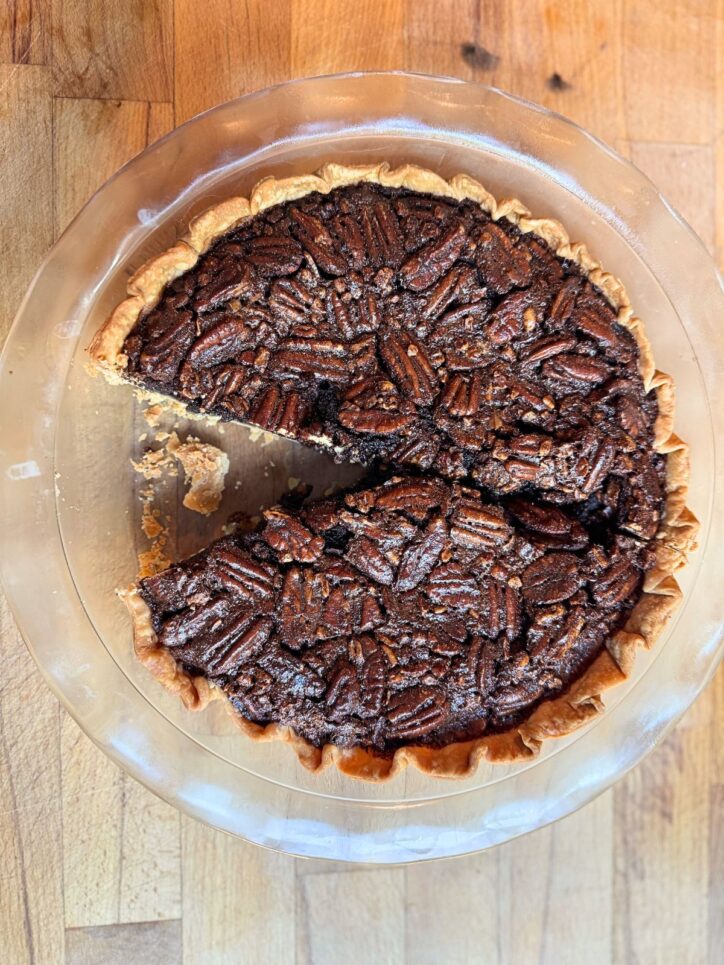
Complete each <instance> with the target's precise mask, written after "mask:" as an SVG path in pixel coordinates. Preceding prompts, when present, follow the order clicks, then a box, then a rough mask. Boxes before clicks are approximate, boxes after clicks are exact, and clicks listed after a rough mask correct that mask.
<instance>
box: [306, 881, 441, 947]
mask: <svg viewBox="0 0 724 965" xmlns="http://www.w3.org/2000/svg"><path fill="white" fill-rule="evenodd" d="M299 881H300V888H299V893H298V896H297V929H298V939H297V963H298V965H337V963H340V962H344V963H345V965H362V963H366V962H380V963H384V965H402V963H403V962H404V961H405V924H404V910H405V872H404V870H402V869H395V870H384V871H355V872H352V873H351V874H334V873H333V874H328V875H308V876H306V877H304V878H300V879H299ZM440 951H441V952H442V949H440ZM441 960H442V959H438V961H441ZM410 961H414V959H410ZM446 961H451V960H450V959H446Z"/></svg>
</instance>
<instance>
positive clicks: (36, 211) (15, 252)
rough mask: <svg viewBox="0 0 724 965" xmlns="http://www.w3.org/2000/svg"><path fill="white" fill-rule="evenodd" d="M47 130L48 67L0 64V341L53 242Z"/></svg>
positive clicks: (50, 125)
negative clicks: (0, 290)
mask: <svg viewBox="0 0 724 965" xmlns="http://www.w3.org/2000/svg"><path fill="white" fill-rule="evenodd" d="M52 130H53V118H52V100H51V86H50V72H49V70H48V69H47V68H45V67H35V66H20V67H10V66H3V65H0V211H1V212H2V217H0V251H2V252H3V285H4V297H3V298H1V299H0V339H1V338H2V337H4V335H5V333H6V332H7V330H8V328H9V327H10V322H11V321H12V318H13V315H14V313H15V311H16V309H17V307H18V305H19V303H20V299H21V298H22V296H23V294H24V293H25V289H26V288H27V286H28V284H29V283H30V280H31V278H32V277H33V275H34V274H35V271H36V269H37V267H38V264H39V263H40V261H41V259H42V258H43V256H44V255H45V253H46V252H47V250H48V248H49V247H50V245H51V244H52V242H53V194H52V185H53V169H52V143H53V135H52ZM19 226H22V230H19Z"/></svg>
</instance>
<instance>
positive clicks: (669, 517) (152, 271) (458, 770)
mask: <svg viewBox="0 0 724 965" xmlns="http://www.w3.org/2000/svg"><path fill="white" fill-rule="evenodd" d="M360 181H373V182H376V183H377V184H382V185H384V186H386V187H404V188H407V189H409V190H412V191H421V192H426V193H430V194H438V195H442V196H444V197H451V198H455V199H456V200H464V199H472V200H474V201H476V202H477V203H478V204H480V206H481V207H482V208H483V209H484V210H485V211H486V212H488V213H489V214H490V215H491V217H492V218H493V220H494V221H497V220H499V219H501V218H506V219H507V220H509V221H511V222H513V223H514V224H516V225H517V226H518V228H519V229H520V230H521V231H522V232H523V233H528V232H532V233H534V234H536V235H538V236H539V237H541V238H543V239H544V240H545V241H546V242H547V244H549V245H550V246H551V247H552V248H553V249H554V250H555V252H556V254H557V255H559V256H560V257H561V258H566V259H569V260H571V261H574V262H576V263H577V264H578V265H579V266H580V268H581V269H582V270H583V272H584V273H585V274H586V275H587V276H588V278H589V279H590V281H591V282H592V283H593V284H594V285H596V286H597V287H598V288H599V289H600V290H601V291H602V292H603V293H604V295H605V296H606V298H607V299H608V301H609V302H610V304H611V305H612V307H613V308H614V309H615V310H616V312H617V316H618V318H617V320H618V322H619V324H621V325H622V326H624V327H625V328H627V329H628V330H629V331H630V332H631V334H632V335H633V337H634V339H635V340H636V343H637V345H638V349H639V354H640V363H639V364H640V371H641V377H642V379H643V382H644V386H645V387H646V389H647V391H651V392H656V397H657V402H658V408H659V414H658V418H657V420H656V425H655V439H654V447H655V449H656V450H657V451H658V452H660V453H662V454H665V455H666V457H667V472H666V504H665V512H664V518H663V520H662V523H661V525H660V527H659V531H658V533H657V537H656V539H657V550H656V563H655V566H654V568H653V569H652V570H651V571H650V572H649V573H648V574H647V577H646V581H645V584H644V592H643V594H642V596H641V599H640V600H639V602H638V603H637V604H636V606H635V607H634V609H633V610H632V612H631V614H630V616H629V618H628V621H627V622H626V625H625V626H624V627H623V629H622V630H620V631H618V632H617V633H615V634H614V635H613V636H612V637H611V639H610V640H609V641H608V643H607V645H606V649H605V650H604V651H603V652H602V653H601V654H599V656H598V657H597V658H596V659H595V660H594V662H593V663H592V664H591V666H590V667H589V668H588V669H587V670H586V672H585V673H584V674H583V675H582V676H581V677H580V678H579V679H578V680H576V681H575V683H574V684H573V685H572V686H571V687H570V688H569V690H568V691H567V692H566V693H565V694H564V695H562V696H561V697H557V698H555V699H554V700H548V701H544V702H543V703H542V704H540V705H539V706H538V708H537V709H536V710H535V711H534V712H533V714H532V715H531V716H530V717H529V718H527V719H526V720H525V721H524V722H523V723H521V724H520V725H519V726H518V727H516V728H514V729H512V730H510V731H507V732H505V733H503V734H494V735H489V736H484V737H481V738H478V739H475V740H471V741H464V742H459V743H456V744H450V745H448V746H447V747H444V748H441V749H436V748H430V747H413V746H411V747H403V748H401V749H400V750H398V751H397V752H396V753H395V754H394V755H392V756H389V757H383V756H380V755H377V754H375V753H373V752H372V751H368V750H365V749H364V748H351V749H348V748H340V747H336V746H333V745H330V744H327V745H325V746H324V747H323V748H317V747H314V746H312V745H311V744H310V743H309V742H308V741H306V740H304V739H303V738H301V737H299V736H298V735H297V734H295V733H294V732H293V731H292V730H291V729H290V728H289V727H282V726H279V725H277V724H269V725H267V726H266V727H263V726H261V725H258V724H254V723H252V722H251V721H248V720H245V719H244V718H242V717H241V716H240V715H239V714H238V713H237V712H236V711H234V710H233V708H232V705H231V703H230V702H229V701H227V702H226V703H227V706H228V707H229V709H230V710H231V712H232V714H233V716H234V718H235V720H236V721H237V723H238V725H239V727H240V728H241V729H242V730H243V731H244V733H245V734H247V735H248V736H249V737H251V738H253V739H255V740H282V741H285V742H287V743H289V744H291V745H292V747H293V748H294V750H295V752H296V754H297V756H298V757H299V759H300V761H301V762H302V763H303V764H304V765H305V766H306V767H308V768H309V769H310V770H313V771H317V770H321V769H323V768H325V767H327V766H329V765H330V764H335V765H336V767H337V768H338V769H339V770H340V771H341V772H342V773H344V774H347V775H349V776H350V777H355V778H358V779H361V780H374V781H380V780H386V779H388V778H390V777H392V776H394V775H395V774H397V773H398V772H399V771H400V770H402V769H404V768H405V767H406V766H408V765H409V764H414V765H415V766H416V767H417V768H418V769H419V770H421V771H423V772H424V773H427V774H431V775H434V776H438V777H467V776H469V775H471V774H473V773H474V772H475V769H476V768H477V766H478V763H479V762H480V761H481V760H487V761H490V762H496V763H497V762H512V761H520V760H525V759H529V758H532V757H534V756H535V755H536V754H538V753H539V751H540V748H541V745H542V742H543V741H544V740H546V739H547V738H551V737H562V736H564V735H566V734H569V733H571V732H572V731H574V730H576V729H577V728H578V727H581V726H582V725H584V724H586V723H588V721H590V720H591V719H592V718H593V717H595V716H596V715H598V714H600V713H601V712H602V711H603V709H604V705H603V701H602V699H601V695H602V694H603V692H604V691H606V690H608V689H609V688H610V687H613V686H615V685H616V684H619V683H621V682H622V681H623V680H625V679H626V678H627V677H628V676H629V675H630V673H631V669H632V666H633V662H634V658H635V653H636V650H637V649H638V648H639V647H646V648H650V647H651V646H652V645H653V643H654V641H655V640H656V638H657V636H658V635H659V633H660V632H661V630H662V628H663V627H664V625H665V624H666V622H667V620H668V619H669V617H670V616H671V614H672V613H673V611H674V610H675V609H676V607H677V606H678V604H679V602H680V600H681V591H680V589H679V586H678V584H677V582H676V580H675V579H674V576H673V574H674V573H675V572H676V571H677V570H678V569H680V568H681V567H682V566H683V565H684V564H685V563H686V559H687V554H688V553H689V552H690V551H691V550H692V549H693V548H694V547H695V545H696V535H697V530H698V522H697V520H696V518H695V516H694V515H693V514H692V513H691V511H690V510H688V509H687V508H686V493H687V484H688V478H689V467H688V449H687V446H686V444H685V443H683V442H682V441H681V440H680V439H679V438H678V436H676V435H674V434H673V433H672V425H673V417H674V386H673V380H672V379H671V377H670V376H669V375H666V374H664V373H663V372H658V371H657V370H656V367H655V364H654V359H653V353H652V350H651V346H650V343H649V340H648V339H647V337H646V334H645V332H644V326H643V323H642V321H641V320H640V319H639V318H636V317H635V316H634V315H633V311H632V308H631V303H630V301H629V298H628V295H627V293H626V290H625V288H624V286H623V284H622V283H621V281H620V280H619V279H618V278H616V277H614V276H613V275H611V274H609V273H608V272H606V271H604V270H603V268H602V266H601V265H600V264H599V263H598V262H597V261H596V260H595V259H594V258H593V257H592V256H591V255H590V253H589V252H588V250H587V248H586V247H585V245H583V244H581V243H572V242H571V241H570V239H569V237H568V234H567V232H566V230H565V228H564V227H563V226H562V225H561V224H560V223H559V222H557V221H555V220H553V219H550V218H533V217H531V213H530V211H528V209H527V208H526V206H525V205H524V204H522V203H521V202H520V201H518V200H517V199H515V198H510V199H505V200H502V201H496V199H495V198H494V197H493V196H492V195H491V194H490V193H489V192H488V191H487V190H486V189H485V188H484V187H483V186H482V185H481V184H479V183H478V182H477V181H476V180H475V179H473V178H471V177H470V176H468V175H466V174H458V175H456V176H455V177H453V178H451V179H450V180H448V181H446V180H444V179H443V178H442V177H440V176H439V175H438V174H435V173H434V172H433V171H428V170H425V169H423V168H419V167H416V166H415V165H411V164H406V165H402V166H401V167H398V168H394V169H393V168H390V166H389V165H388V164H386V163H383V164H367V165H357V166H347V165H341V164H335V163H329V164H325V165H324V166H323V167H322V168H320V170H319V171H318V172H317V173H316V174H314V175H302V176H298V177H291V178H285V179H281V180H278V179H276V178H265V179H264V180H263V181H260V182H259V183H258V184H257V185H256V187H255V188H254V189H253V191H252V192H251V195H250V197H249V198H248V199H246V198H230V199H228V200H226V201H224V202H222V203H221V204H219V205H216V206H215V207H213V208H211V209H209V210H208V211H207V212H205V213H204V214H202V215H201V216H200V217H199V218H197V219H195V221H193V222H192V224H191V226H190V229H189V233H188V234H187V235H186V237H185V239H183V240H182V241H180V242H178V244H177V245H175V246H174V247H173V248H171V249H170V250H169V251H167V252H164V253H163V254H162V255H159V256H158V257H157V258H154V259H152V260H151V261H150V262H148V263H147V264H146V265H144V266H143V267H142V268H141V269H140V270H139V271H138V272H136V274H135V275H134V276H133V277H132V278H131V280H130V281H129V284H128V295H129V297H128V298H127V299H126V300H125V301H124V302H122V303H121V304H120V305H119V306H118V308H117V309H116V310H115V311H114V312H113V314H112V315H111V317H110V318H109V319H108V321H107V322H106V324H105V325H104V327H103V328H102V329H101V331H100V332H99V333H98V335H97V336H96V338H95V339H94V341H93V344H92V346H91V349H90V354H91V358H92V359H93V361H94V363H95V365H96V366H97V367H98V369H100V371H102V372H103V374H104V375H105V376H106V378H108V379H109V380H111V381H122V378H123V370H124V369H125V365H126V359H125V357H124V356H123V354H122V351H121V349H122V346H123V342H124V340H125V337H126V335H127V334H128V332H129V331H130V330H131V328H133V326H134V325H135V323H136V321H137V320H138V318H139V317H140V315H141V314H142V313H143V312H144V311H148V310H150V308H152V307H153V306H154V305H155V304H156V303H157V302H158V299H159V297H160V295H161V292H162V290H163V287H164V285H166V284H167V283H168V282H169V281H170V280H172V279H173V278H176V277H178V276H179V275H180V274H182V273H183V272H184V271H187V270H188V269H189V268H191V267H193V265H194V264H195V263H196V261H197V259H198V257H199V255H200V254H202V253H203V252H204V251H206V250H207V249H208V248H209V246H210V245H211V244H213V242H214V241H215V240H216V239H217V238H218V237H220V236H221V235H223V234H224V233H225V232H226V231H228V230H229V229H230V228H231V227H233V226H234V225H235V224H237V223H239V222H240V221H241V220H243V219H244V218H245V217H249V216H253V215H254V214H256V213H258V212H259V211H262V210H264V209H265V208H268V207H271V206H272V205H276V204H281V203H282V202H284V201H290V200H293V199H295V198H299V197H303V196H304V195H305V194H309V193H311V192H313V191H319V192H321V193H324V194H327V193H328V192H329V191H331V190H333V189H334V188H337V187H341V186H343V185H347V184H354V183H357V182H360ZM154 400H155V401H157V399H156V398H155V397H154ZM158 400H160V401H163V402H164V404H166V403H167V400H164V399H158ZM168 401H172V400H168ZM122 595H123V597H124V600H125V602H126V605H127V606H128V608H129V611H130V613H131V617H132V619H133V626H134V647H135V651H136V655H137V656H138V659H139V660H141V662H142V663H144V665H145V666H146V667H147V668H148V669H149V670H150V671H151V673H152V674H153V675H154V676H155V677H156V678H157V679H158V680H159V681H160V682H161V683H162V684H163V685H164V686H165V687H166V688H167V689H168V690H170V691H172V692H173V693H176V694H178V695H179V696H180V697H181V699H182V700H183V702H184V704H185V705H186V707H188V708H189V709H191V710H199V709H202V708H203V707H205V706H206V705H207V704H208V702H209V700H211V699H213V698H215V697H218V696H221V691H219V690H218V689H217V688H215V687H213V686H212V685H210V684H209V683H208V681H206V680H205V678H203V677H193V678H192V677H191V676H190V675H189V674H187V673H185V672H184V671H183V670H181V669H180V668H179V667H178V666H177V664H176V661H175V660H174V659H173V657H172V655H171V653H170V652H169V651H168V650H165V649H164V648H163V647H161V646H159V645H158V642H157V640H156V636H155V634H154V633H153V628H152V626H151V620H150V611H149V610H148V607H146V605H145V603H144V602H143V600H142V599H141V598H140V596H139V595H138V592H137V590H136V589H135V588H131V589H130V590H129V591H126V592H125V593H123V594H122Z"/></svg>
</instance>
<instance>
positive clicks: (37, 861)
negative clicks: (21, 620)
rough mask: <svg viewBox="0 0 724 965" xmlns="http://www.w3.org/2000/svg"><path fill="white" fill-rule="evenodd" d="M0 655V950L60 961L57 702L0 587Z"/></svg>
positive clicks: (16, 957)
mask: <svg viewBox="0 0 724 965" xmlns="http://www.w3.org/2000/svg"><path fill="white" fill-rule="evenodd" d="M0 661H1V662H2V668H3V672H2V679H1V680H0V936H2V937H1V941H2V951H1V952H0V958H2V960H3V961H5V962H8V963H12V965H22V963H25V962H28V963H35V962H43V963H44V962H60V961H62V955H63V891H62V888H63V876H62V862H61V854H62V851H61V815H60V806H59V801H60V756H59V747H58V729H59V720H60V708H59V706H58V702H57V701H56V699H55V697H53V695H52V694H51V693H50V691H49V690H48V689H47V687H46V686H45V683H44V682H43V680H42V679H41V677H40V674H39V673H38V672H37V670H36V668H35V664H34V663H33V661H32V658H31V657H30V654H29V653H28V651H27V650H26V648H25V645H24V644H23V641H22V640H21V638H20V634H19V633H18V632H17V630H16V629H15V625H14V623H13V620H12V617H11V615H10V611H9V609H8V607H7V604H6V602H5V599H4V597H3V596H2V594H0Z"/></svg>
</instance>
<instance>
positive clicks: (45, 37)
mask: <svg viewBox="0 0 724 965" xmlns="http://www.w3.org/2000/svg"><path fill="white" fill-rule="evenodd" d="M50 47H51V31H50V0H4V2H3V5H2V8H1V9H0V63H2V64H49V63H50Z"/></svg>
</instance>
